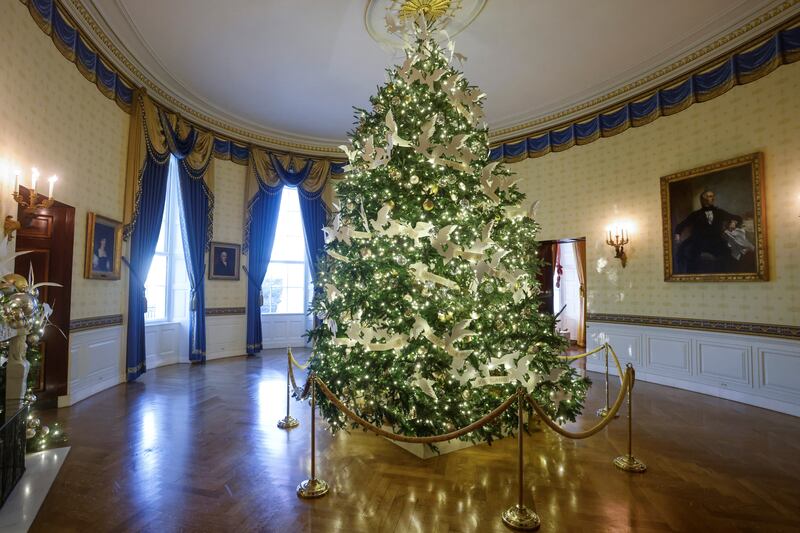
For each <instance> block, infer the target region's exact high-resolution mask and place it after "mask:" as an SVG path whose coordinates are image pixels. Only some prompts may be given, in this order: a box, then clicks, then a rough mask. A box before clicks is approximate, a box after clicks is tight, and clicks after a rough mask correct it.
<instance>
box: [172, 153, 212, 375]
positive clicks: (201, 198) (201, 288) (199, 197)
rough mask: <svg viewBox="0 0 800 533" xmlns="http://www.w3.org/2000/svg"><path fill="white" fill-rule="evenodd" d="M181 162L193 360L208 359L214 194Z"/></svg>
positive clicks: (190, 344) (180, 176) (184, 248)
mask: <svg viewBox="0 0 800 533" xmlns="http://www.w3.org/2000/svg"><path fill="white" fill-rule="evenodd" d="M190 170H191V169H189V168H188V167H187V166H186V165H184V164H183V162H181V165H180V171H179V173H178V176H179V183H180V190H181V205H182V209H181V234H182V236H183V253H184V256H185V257H186V271H187V273H188V275H189V285H190V287H191V296H190V302H191V305H190V308H189V309H190V310H189V360H190V361H196V362H204V361H205V360H206V291H205V283H204V280H205V273H206V261H205V252H206V240H207V239H206V237H207V233H208V213H209V211H210V206H209V205H208V204H209V198H210V195H209V194H208V193H207V191H206V185H205V182H204V181H203V180H202V179H197V178H194V177H192V176H191V175H190Z"/></svg>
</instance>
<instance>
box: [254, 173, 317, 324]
mask: <svg viewBox="0 0 800 533" xmlns="http://www.w3.org/2000/svg"><path fill="white" fill-rule="evenodd" d="M285 189H289V190H293V191H295V194H296V195H297V206H298V210H299V207H300V197H299V192H296V189H297V188H296V187H288V186H284V191H283V193H284V194H283V195H282V196H281V205H280V208H279V209H280V210H283V208H284V205H286V204H284V199H285V198H286V196H285V193H286V190H285ZM302 217H303V213H302V211H300V220H301V224H302ZM278 220H280V211H279V214H278ZM280 229H281V228H280V225H278V227H277V228H275V231H276V232H277V231H278V230H280ZM301 234H302V237H303V239H302V243H301V246H302V250H303V260H302V261H300V260H297V259H272V258H270V261H269V263H268V264H267V273H268V272H269V267H270V266H272V265H303V286H302V287H301V288H302V289H303V310H302V311H301V312H294V313H293V312H280V311H275V312H269V311H265V310H264V309H265V308H266V302H267V294H266V292H265V286H264V284H265V283H266V282H267V279H268V278H267V273H265V274H264V280H263V281H262V282H261V294H262V296H263V301H264V305H262V306H261V307H260V309H259V311H260V313H261V316H262V317H265V316H301V315H302V316H305V315H307V314H308V306H309V304H310V303H311V302H310V295H311V294H312V293H313V287H312V286H311V271H310V270H309V266H308V254H307V253H306V235H305V228H304V227H303V228H302V231H301ZM272 255H275V248H274V247H273V249H272ZM296 288H298V287H294V286H288V285H287V286H285V287H284V289H286V290H287V293H288V290H289V289H296Z"/></svg>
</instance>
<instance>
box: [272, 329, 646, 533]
mask: <svg viewBox="0 0 800 533" xmlns="http://www.w3.org/2000/svg"><path fill="white" fill-rule="evenodd" d="M604 347H605V348H606V358H607V357H608V351H609V349H610V350H611V353H612V355H613V357H614V359H615V361H616V363H617V368H618V369H620V380H621V386H620V391H619V394H618V395H617V398H616V400H615V401H614V404H613V405H612V406H610V408H609V409H608V413H607V415H606V416H605V417H604V418H603V420H602V421H600V422H599V423H598V424H596V425H595V426H593V427H592V428H590V429H588V430H585V431H578V432H572V431H567V430H565V429H563V428H561V427H560V426H559V425H558V424H557V423H556V422H554V421H553V420H551V419H550V417H549V416H548V414H547V413H546V412H545V410H544V409H542V407H541V406H540V405H539V404H538V403H537V402H536V401H535V400H534V399H533V397H532V396H531V395H530V394H529V393H527V391H526V390H525V389H524V388H522V387H520V388H518V389H517V391H516V392H515V393H514V394H513V395H511V396H510V397H509V398H508V399H506V400H505V401H504V402H503V403H502V404H500V405H499V406H498V407H496V408H495V409H494V410H492V411H491V412H490V413H489V414H487V415H485V416H483V417H482V418H480V419H479V420H476V421H475V422H473V423H472V424H469V425H468V426H465V427H463V428H460V429H457V430H455V431H451V432H450V433H445V434H442V435H433V436H429V437H409V436H406V435H398V434H396V433H391V432H388V431H386V430H384V429H382V428H380V427H378V426H376V425H375V424H372V423H371V422H368V421H366V420H364V419H363V418H361V417H360V416H359V415H358V414H356V413H355V412H354V411H352V410H351V409H350V408H349V407H347V406H346V405H345V404H344V403H343V402H342V401H341V400H339V398H337V397H336V395H335V394H333V392H332V391H331V390H330V389H329V388H328V386H327V385H326V384H325V382H324V381H322V380H321V379H320V378H319V377H317V375H316V374H315V373H313V372H312V373H311V375H310V376H309V378H308V379H307V380H306V383H305V386H304V387H303V390H302V391H301V392H299V393H298V391H299V390H300V389H299V387H298V386H297V383H296V381H295V377H294V372H293V371H292V364H293V362H292V359H293V356H292V355H291V350H289V351H288V358H289V364H288V372H287V373H288V379H287V394H288V390H289V382H291V384H292V386H294V389H295V395H296V396H297V398H298V400H303V399H305V398H307V397H308V396H310V397H311V477H310V478H309V479H307V480H304V481H303V482H301V483H300V484H299V485H298V486H297V495H298V496H299V497H301V498H318V497H320V496H324V495H325V494H327V492H328V490H329V487H328V483H327V482H326V481H324V480H322V479H318V478H317V477H316V423H315V419H316V401H317V399H316V391H317V388H319V389H320V390H321V391H322V393H323V394H324V395H325V397H326V398H328V400H329V401H330V402H331V403H332V404H333V405H334V406H335V407H336V408H337V409H339V410H340V411H341V412H342V413H344V414H345V415H346V416H347V417H349V418H350V419H351V420H353V421H354V422H356V423H358V424H359V425H361V426H362V427H363V428H365V429H367V430H369V431H371V432H373V433H375V434H376V435H379V436H382V437H385V438H387V439H390V440H395V441H399V442H407V443H414V444H433V443H436V442H444V441H448V440H452V439H456V438H458V437H461V436H463V435H466V434H467V433H470V432H472V431H475V430H477V429H480V428H481V427H483V426H485V425H486V424H488V423H489V422H491V421H492V420H494V419H495V418H497V417H499V416H500V415H501V414H503V413H504V412H505V411H506V410H507V409H508V408H509V407H511V405H512V404H513V403H514V401H515V400H516V402H517V417H518V418H517V424H518V428H517V433H518V435H517V438H518V484H519V492H518V502H517V504H516V505H513V506H511V507H510V508H508V509H507V510H506V511H505V512H503V516H502V519H503V522H504V523H505V524H506V525H508V526H510V527H512V528H515V529H523V530H534V529H538V528H539V527H540V524H541V522H540V519H539V516H538V515H537V514H536V512H535V511H533V510H531V509H529V508H528V507H526V506H525V505H524V478H523V470H524V469H523V466H524V454H523V450H524V445H523V434H524V432H525V431H524V425H523V405H524V403H525V402H526V401H527V402H528V403H529V404H530V405H531V407H532V408H533V410H534V411H535V412H536V413H537V414H538V415H539V417H540V418H541V419H542V420H543V421H544V423H545V425H547V426H548V427H549V428H550V429H552V430H553V431H555V432H556V433H558V434H559V435H562V436H564V437H567V438H571V439H585V438H588V437H591V436H592V435H595V434H597V433H598V432H599V431H601V430H602V429H603V428H605V427H606V426H607V425H608V424H610V423H611V421H612V420H614V418H616V416H617V412H618V411H619V409H620V408H621V406H622V402H623V401H624V400H625V398H626V397H627V400H628V453H627V454H626V455H622V456H620V457H617V458H616V459H614V461H613V464H614V466H616V467H617V468H620V469H622V470H625V471H628V472H644V471H645V470H646V469H647V467H646V466H645V464H644V463H642V462H641V461H639V460H638V459H636V458H635V457H634V456H633V451H632V442H633V437H632V420H633V402H632V391H633V384H634V381H635V372H634V369H633V366H632V365H631V364H628V365H627V367H626V370H625V372H624V373H622V372H621V367H620V365H619V361H618V359H617V356H616V354H615V353H614V350H613V348H611V346H610V345H609V344H608V343H606V344H604V345H603V346H601V347H599V348H598V349H596V350H594V351H593V352H590V353H587V354H583V355H584V356H588V355H591V354H592V353H597V352H598V351H600V349H602V348H604ZM294 364H295V365H296V366H300V365H298V364H297V362H296V361H294ZM306 366H308V363H306ZM606 368H608V367H606ZM606 383H607V382H606ZM607 391H608V389H606V393H607ZM606 402H608V398H607V399H606Z"/></svg>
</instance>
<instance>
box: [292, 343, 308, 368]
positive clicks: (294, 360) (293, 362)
mask: <svg viewBox="0 0 800 533" xmlns="http://www.w3.org/2000/svg"><path fill="white" fill-rule="evenodd" d="M286 349H287V350H289V363H290V364H292V365H294V366H296V367H297V368H299V369H300V370H305V369H306V368H308V365H309V364H310V363H311V359H309V360H308V361H306V364H304V365H301V364H300V363H298V362H297V359H295V358H294V355H293V354H292V349H291V348H286Z"/></svg>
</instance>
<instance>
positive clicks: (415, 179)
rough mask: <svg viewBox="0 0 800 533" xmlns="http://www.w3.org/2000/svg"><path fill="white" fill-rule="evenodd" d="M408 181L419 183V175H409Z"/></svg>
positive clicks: (414, 183)
mask: <svg viewBox="0 0 800 533" xmlns="http://www.w3.org/2000/svg"><path fill="white" fill-rule="evenodd" d="M408 181H410V182H411V184H412V185H416V184H417V183H419V176H417V175H416V174H413V175H412V176H411V177H410V178H409V179H408Z"/></svg>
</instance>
